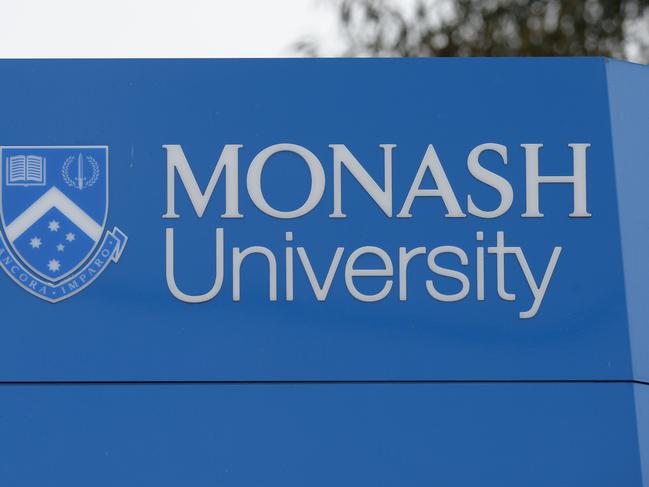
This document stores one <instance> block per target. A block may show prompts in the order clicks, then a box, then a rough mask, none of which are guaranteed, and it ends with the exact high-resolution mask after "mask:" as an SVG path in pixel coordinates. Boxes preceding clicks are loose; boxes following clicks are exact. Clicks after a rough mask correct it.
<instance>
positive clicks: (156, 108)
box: [0, 59, 647, 380]
mask: <svg viewBox="0 0 649 487" xmlns="http://www.w3.org/2000/svg"><path fill="white" fill-rule="evenodd" d="M625 68H626V69H631V70H632V71H634V72H633V73H630V75H634V76H642V75H644V71H645V70H644V68H632V67H629V66H626V65H622V64H615V63H613V65H612V67H611V63H609V62H607V61H604V60H600V59H577V60H504V59H503V60H470V61H469V60H467V61H457V60H448V61H443V60H439V61H437V60H436V61H430V60H412V61H410V60H366V61H352V60H318V61H315V60H314V61H307V60H303V61H298V60H294V61H291V60H285V61H271V60H269V61H237V60H232V61H227V60H223V61H208V60H205V61H198V60H196V61H183V60H177V61H171V60H170V61H164V60H159V61H155V60H149V61H137V60H132V61H57V62H54V61H51V62H50V61H31V62H21V61H5V62H3V64H2V69H3V71H5V72H6V73H7V75H6V76H4V77H3V80H2V82H1V87H2V90H0V101H1V102H2V106H3V113H4V116H3V118H2V121H1V122H0V123H1V128H2V130H1V134H2V141H1V143H2V145H1V146H0V151H1V152H0V154H1V155H2V166H1V167H2V206H1V208H2V240H1V247H0V252H2V255H1V256H0V267H2V269H3V271H4V274H6V275H3V276H0V277H2V279H0V287H1V289H2V296H3V301H4V303H3V316H4V317H5V319H7V320H9V321H11V322H12V323H13V325H12V326H4V327H2V328H1V329H0V352H1V353H0V376H1V377H2V378H3V379H5V380H30V379H35V380H41V379H45V378H47V379H58V380H72V379H89V380H96V379H107V380H120V379H125V378H128V379H140V380H149V379H164V380H168V379H178V380H181V379H203V380H288V379H295V380H297V379H301V380H334V379H352V380H366V379H371V380H393V379H426V380H444V379H509V378H517V379H544V380H547V379H615V380H621V379H631V378H634V377H635V378H639V369H638V368H637V366H636V369H635V372H634V368H633V367H634V364H633V361H634V360H639V359H638V358H637V357H636V358H635V359H634V358H633V357H632V355H631V354H630V352H629V350H630V334H629V330H630V328H629V323H630V321H629V308H628V305H629V301H628V297H629V296H630V294H629V293H632V292H634V291H633V290H628V289H627V287H628V286H626V285H625V277H626V278H628V275H629V273H628V272H630V271H632V269H630V270H629V271H628V272H626V273H625V272H624V271H623V268H624V266H625V264H626V265H630V266H631V268H637V267H638V266H640V265H641V264H640V263H638V262H635V263H633V264H632V263H630V262H628V261H627V262H624V257H625V255H624V250H623V242H622V238H623V236H624V234H625V231H626V228H625V226H624V225H623V226H621V223H622V224H623V223H624V219H623V218H625V217H626V215H630V214H632V213H633V212H634V208H627V209H625V211H624V212H622V209H623V208H622V207H621V206H620V195H624V194H625V193H624V188H626V186H623V185H624V184H625V182H624V181H623V180H621V179H620V175H621V174H622V172H620V171H622V170H623V169H622V168H621V167H620V166H624V165H633V167H634V169H633V170H634V171H635V172H634V174H633V175H632V174H626V177H625V179H630V180H632V181H633V180H635V181H642V180H643V178H642V177H639V175H641V174H642V171H646V169H645V168H644V166H642V164H643V162H642V160H640V159H633V155H631V157H629V156H628V155H627V156H624V157H620V158H617V157H616V151H618V152H619V151H624V150H625V149H626V150H631V151H632V150H633V149H631V148H632V147H634V144H636V145H637V144H639V143H640V142H639V141H640V140H641V137H640V136H638V138H631V137H630V136H629V135H625V134H627V132H626V131H625V130H622V133H621V135H620V137H626V138H627V139H629V138H631V140H624V141H621V143H620V144H614V142H615V140H614V137H613V136H612V133H613V135H615V134H616V132H615V130H620V127H622V126H624V127H626V125H627V123H626V122H625V120H624V119H622V120H621V121H620V123H619V124H618V126H617V127H614V126H612V124H611V116H612V113H613V114H614V112H615V105H614V104H613V105H612V104H611V103H613V102H615V96H616V93H618V92H621V91H624V89H623V87H622V86H621V83H618V84H616V85H612V84H611V83H610V81H609V76H610V75H607V69H608V70H609V71H611V70H612V71H614V72H615V71H616V70H624V69H625ZM61 73H63V75H61ZM634 93H635V92H634ZM619 96H622V95H619ZM612 130H613V132H612ZM632 159H633V160H632ZM637 166H640V167H637ZM629 184H632V183H629ZM633 204H635V203H633ZM622 213H624V216H622V218H621V216H620V215H621V214H622ZM636 213H637V211H636ZM627 218H628V217H627ZM629 224H630V225H632V224H633V222H630V223H629ZM631 287H634V288H637V287H638V286H637V285H636V286H631ZM52 302H54V303H55V304H52ZM82 357H83V361H84V366H83V367H81V368H79V367H78V366H77V365H78V363H79V360H80V359H81V358H82ZM172 358H173V359H172ZM634 374H635V375H634ZM644 378H645V379H646V378H647V375H646V371H645V376H644Z"/></svg>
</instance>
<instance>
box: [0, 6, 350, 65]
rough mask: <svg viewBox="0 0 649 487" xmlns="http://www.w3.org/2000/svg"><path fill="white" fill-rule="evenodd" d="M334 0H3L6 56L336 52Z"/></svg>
mask: <svg viewBox="0 0 649 487" xmlns="http://www.w3.org/2000/svg"><path fill="white" fill-rule="evenodd" d="M327 1H329V2H330V1H332V0H176V1H173V0H103V1H99V0H0V19H2V27H1V28H0V57H3V58H7V57H10V58H17V57H18V58H20V57H280V56H291V55H295V51H293V50H292V49H291V46H292V44H293V43H294V42H295V41H297V40H299V39H301V38H302V37H304V36H305V35H311V36H317V37H318V38H321V39H322V40H323V41H324V43H325V45H326V46H330V48H331V49H333V51H332V52H336V51H335V46H336V45H337V43H336V27H335V22H334V9H331V8H328V6H327V5H326V2H327Z"/></svg>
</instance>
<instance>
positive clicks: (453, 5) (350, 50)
mask: <svg viewBox="0 0 649 487" xmlns="http://www.w3.org/2000/svg"><path fill="white" fill-rule="evenodd" d="M332 5H333V6H335V7H336V8H337V9H338V18H339V21H340V27H341V31H342V35H343V36H344V44H345V46H346V48H345V51H344V52H343V53H342V54H344V55H348V56H521V55H523V56H594V55H605V56H613V57H618V58H624V57H626V56H627V54H628V53H629V52H631V55H632V57H633V58H634V59H635V60H639V61H648V60H649V0H565V1H559V0H534V1H524V0H414V1H400V2H399V1H387V0H341V1H339V2H337V3H332ZM297 47H298V49H300V50H301V51H302V52H304V53H307V54H312V55H317V54H319V50H318V45H317V43H313V42H308V41H303V42H301V43H299V44H298V46H297Z"/></svg>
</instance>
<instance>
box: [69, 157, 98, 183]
mask: <svg viewBox="0 0 649 487" xmlns="http://www.w3.org/2000/svg"><path fill="white" fill-rule="evenodd" d="M75 159H76V157H75V156H69V157H68V158H67V159H66V160H65V162H64V163H63V167H62V168H61V176H62V177H63V180H64V181H65V183H66V184H67V185H68V186H72V187H75V186H78V183H75V182H74V181H73V180H72V178H70V165H71V164H72V162H74V160H75ZM86 160H87V161H88V162H90V167H91V168H92V175H91V176H90V178H89V179H88V180H87V181H86V183H85V184H84V185H83V187H84V188H88V187H90V186H93V185H94V184H95V183H96V182H97V180H98V179H99V163H98V162H97V160H96V159H95V158H94V157H92V156H86Z"/></svg>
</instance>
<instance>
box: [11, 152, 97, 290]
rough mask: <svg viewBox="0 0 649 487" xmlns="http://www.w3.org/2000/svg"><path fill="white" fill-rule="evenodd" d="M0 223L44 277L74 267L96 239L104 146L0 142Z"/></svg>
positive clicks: (55, 278)
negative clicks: (0, 167) (0, 163)
mask: <svg viewBox="0 0 649 487" xmlns="http://www.w3.org/2000/svg"><path fill="white" fill-rule="evenodd" d="M0 158H1V161H2V183H1V184H0V188H1V192H2V198H1V203H2V208H1V211H0V213H1V216H2V229H3V233H4V238H5V241H6V242H7V243H8V245H9V247H10V249H11V250H13V253H14V254H15V255H16V256H17V257H18V258H19V259H20V260H21V261H22V263H23V264H24V265H25V266H27V267H28V268H29V269H31V270H32V271H33V272H34V273H35V274H36V275H38V276H40V277H41V278H42V279H43V280H44V281H45V282H49V283H57V282H59V281H61V280H63V279H65V278H66V277H68V276H70V275H71V274H72V273H74V272H75V270H77V269H78V268H79V267H80V266H81V265H82V264H83V263H84V262H85V261H87V260H88V258H89V257H90V256H91V254H92V253H93V251H94V250H95V248H96V247H97V246H98V245H99V244H100V242H101V239H102V236H103V234H104V227H105V225H106V217H107V214H108V147H106V146H70V147H39V146H33V147H28V146H21V147H1V148H0Z"/></svg>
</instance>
